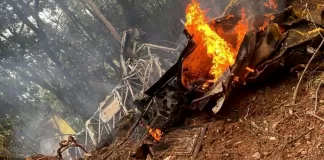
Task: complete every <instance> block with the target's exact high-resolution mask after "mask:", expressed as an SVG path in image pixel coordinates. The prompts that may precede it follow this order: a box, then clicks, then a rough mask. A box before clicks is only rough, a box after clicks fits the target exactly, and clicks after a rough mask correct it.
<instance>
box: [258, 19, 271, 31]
mask: <svg viewBox="0 0 324 160" xmlns="http://www.w3.org/2000/svg"><path fill="white" fill-rule="evenodd" d="M268 25H269V21H268V20H265V21H264V22H263V25H262V26H260V27H259V31H265V29H266V27H268Z"/></svg>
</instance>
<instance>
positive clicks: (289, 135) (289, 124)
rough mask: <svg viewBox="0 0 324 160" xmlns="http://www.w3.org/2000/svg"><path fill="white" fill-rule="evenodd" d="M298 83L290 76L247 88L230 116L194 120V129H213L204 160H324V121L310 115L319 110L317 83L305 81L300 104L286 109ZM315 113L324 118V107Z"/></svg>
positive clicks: (236, 99)
mask: <svg viewBox="0 0 324 160" xmlns="http://www.w3.org/2000/svg"><path fill="white" fill-rule="evenodd" d="M296 84H297V77H296V76H289V77H288V78H287V77H286V78H281V80H273V82H272V83H268V84H267V85H260V86H257V87H247V88H245V89H242V90H240V91H236V93H235V95H234V96H232V97H231V100H230V101H231V104H230V105H229V106H228V107H231V108H230V110H231V112H230V113H229V114H228V115H226V116H216V117H215V116H213V115H208V114H203V115H200V116H198V117H196V118H193V119H191V120H189V122H188V123H189V124H190V125H203V126H207V128H208V130H207V134H206V136H205V139H204V142H203V145H202V148H201V151H200V153H199V155H198V159H205V160H206V159H312V160H313V159H323V157H324V129H323V127H324V125H323V124H324V122H323V120H320V119H319V118H316V117H314V116H312V115H310V114H308V112H312V111H314V101H315V99H314V95H315V92H314V91H315V90H316V89H315V88H316V87H315V84H316V82H311V81H308V80H305V81H304V82H303V83H302V84H301V89H300V91H299V94H298V105H295V106H286V105H287V104H289V102H290V101H291V99H292V95H293V88H294V87H295V86H296ZM307 85H310V86H311V87H309V88H306V87H307ZM321 99H324V92H323V91H322V89H320V90H319V92H318V101H319V102H320V101H321ZM315 114H316V115H317V116H319V117H324V106H323V105H322V104H320V103H319V105H318V107H317V111H316V113H315Z"/></svg>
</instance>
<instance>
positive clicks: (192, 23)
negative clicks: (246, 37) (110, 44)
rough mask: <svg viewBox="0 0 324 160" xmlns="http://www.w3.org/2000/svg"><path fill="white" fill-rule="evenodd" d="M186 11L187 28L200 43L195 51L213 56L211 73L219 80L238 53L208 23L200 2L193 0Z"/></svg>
mask: <svg viewBox="0 0 324 160" xmlns="http://www.w3.org/2000/svg"><path fill="white" fill-rule="evenodd" d="M186 12H187V14H186V19H187V22H186V29H187V30H188V31H189V33H191V34H192V35H193V36H194V41H195V43H196V44H197V45H198V47H197V49H196V50H195V51H194V52H202V53H201V54H204V53H207V54H208V56H209V57H210V58H212V63H213V66H212V68H211V70H210V72H209V73H210V74H211V75H213V76H214V78H215V79H216V80H217V79H218V78H219V77H220V76H221V75H222V74H223V72H224V71H225V70H226V69H227V68H228V66H229V65H231V64H233V63H234V60H235V56H236V54H233V53H232V52H231V48H230V47H229V46H228V44H227V43H226V42H225V40H224V39H222V38H221V37H220V36H219V35H217V34H216V33H215V32H214V31H213V30H212V29H211V27H210V26H209V25H208V23H207V20H206V18H205V15H204V12H203V11H202V9H201V8H200V6H199V3H198V2H196V1H194V0H193V1H192V4H189V5H188V7H187V11H186ZM199 45H200V46H203V47H200V46H199Z"/></svg>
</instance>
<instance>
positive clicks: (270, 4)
mask: <svg viewBox="0 0 324 160" xmlns="http://www.w3.org/2000/svg"><path fill="white" fill-rule="evenodd" d="M263 5H264V6H265V7H267V8H270V9H274V10H277V8H278V4H277V1H276V0H267V1H266V2H264V3H263Z"/></svg>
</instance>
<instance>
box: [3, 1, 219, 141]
mask: <svg viewBox="0 0 324 160" xmlns="http://www.w3.org/2000/svg"><path fill="white" fill-rule="evenodd" d="M188 1H189V0H41V1H40V0H0V8H1V9H0V56H1V59H0V75H1V77H0V117H1V118H0V121H1V125H0V134H1V135H4V136H6V137H11V138H10V139H16V138H19V137H15V136H17V133H16V132H17V130H18V128H20V129H19V134H18V135H24V137H25V141H30V142H33V141H35V139H36V138H37V133H38V132H39V131H40V130H41V129H42V128H41V127H39V124H40V123H41V122H43V120H44V119H46V118H48V117H47V116H48V114H49V113H57V114H59V115H60V116H61V117H63V118H64V119H65V120H67V121H68V122H69V123H70V124H71V125H72V127H74V128H75V129H76V130H80V129H81V127H83V123H84V120H86V119H87V118H89V117H90V116H91V115H92V114H93V112H94V111H95V110H96V109H97V107H98V105H99V103H100V101H102V100H103V98H104V97H105V96H106V95H107V93H109V92H110V91H111V89H112V88H113V87H114V85H115V84H116V83H117V82H118V80H119V79H118V77H120V75H119V74H120V68H119V62H118V61H119V53H120V51H119V50H120V44H119V43H120V42H119V41H118V39H116V38H115V37H114V36H112V32H111V30H109V29H108V28H107V27H106V26H105V25H104V23H103V22H102V21H101V20H100V18H99V17H98V16H97V14H96V12H95V10H94V8H93V7H91V6H90V5H88V4H89V3H91V2H93V3H95V5H96V7H97V9H98V10H99V11H100V12H101V13H102V14H103V15H104V16H105V17H106V18H107V20H108V21H109V22H110V23H111V24H112V25H113V26H114V29H115V30H116V31H117V34H121V33H122V32H123V31H124V30H126V29H128V28H132V27H137V28H139V29H141V30H142V31H144V32H145V33H146V34H145V35H144V36H143V37H142V39H141V40H140V41H141V42H148V43H154V44H160V45H164V46H169V47H174V44H171V43H170V42H167V41H171V42H177V40H178V39H179V36H180V35H181V34H182V29H183V25H182V24H181V22H180V19H181V18H182V19H184V13H185V8H186V5H187V3H188ZM210 2H214V1H210ZM213 4H214V3H213ZM218 7H219V6H217V7H216V8H218ZM214 11H216V10H214ZM215 13H216V12H215ZM166 40H167V41H166Z"/></svg>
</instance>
